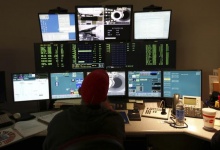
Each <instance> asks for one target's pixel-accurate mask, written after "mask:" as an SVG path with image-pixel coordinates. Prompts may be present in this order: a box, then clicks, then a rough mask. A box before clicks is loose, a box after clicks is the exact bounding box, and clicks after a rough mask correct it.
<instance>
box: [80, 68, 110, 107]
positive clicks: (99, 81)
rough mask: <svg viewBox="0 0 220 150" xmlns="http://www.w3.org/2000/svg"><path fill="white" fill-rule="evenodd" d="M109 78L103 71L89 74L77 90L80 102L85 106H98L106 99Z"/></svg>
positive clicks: (98, 70)
mask: <svg viewBox="0 0 220 150" xmlns="http://www.w3.org/2000/svg"><path fill="white" fill-rule="evenodd" d="M108 88H109V76H108V74H107V72H106V71H105V70H103V69H97V70H94V71H92V72H91V73H89V74H88V75H87V76H86V77H85V79H84V80H83V83H82V86H81V87H80V89H79V94H80V95H81V96H82V100H83V101H84V103H85V104H87V105H98V104H100V103H101V102H104V101H105V100H106V99H107V93H108Z"/></svg>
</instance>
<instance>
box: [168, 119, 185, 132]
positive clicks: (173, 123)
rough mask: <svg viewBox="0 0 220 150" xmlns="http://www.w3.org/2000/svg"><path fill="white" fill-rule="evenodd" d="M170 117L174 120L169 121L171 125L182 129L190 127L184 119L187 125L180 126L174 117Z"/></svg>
mask: <svg viewBox="0 0 220 150" xmlns="http://www.w3.org/2000/svg"><path fill="white" fill-rule="evenodd" d="M170 119H171V120H172V121H173V122H172V123H169V125H170V126H171V127H173V128H178V129H181V128H188V124H187V123H186V122H185V121H184V124H185V126H178V125H177V124H176V122H175V120H174V117H170Z"/></svg>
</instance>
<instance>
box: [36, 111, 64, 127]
mask: <svg viewBox="0 0 220 150" xmlns="http://www.w3.org/2000/svg"><path fill="white" fill-rule="evenodd" d="M62 111H63V110H59V111H56V112H52V113H49V114H47V115H43V116H39V117H37V119H38V120H39V121H42V122H43V123H46V124H49V123H50V122H51V120H52V119H53V117H54V116H56V115H57V114H59V113H60V112H62Z"/></svg>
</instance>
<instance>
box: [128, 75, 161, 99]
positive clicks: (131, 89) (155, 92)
mask: <svg viewBox="0 0 220 150" xmlns="http://www.w3.org/2000/svg"><path fill="white" fill-rule="evenodd" d="M127 80H128V97H141V98H148V97H161V92H162V91H161V71H128V79H127Z"/></svg>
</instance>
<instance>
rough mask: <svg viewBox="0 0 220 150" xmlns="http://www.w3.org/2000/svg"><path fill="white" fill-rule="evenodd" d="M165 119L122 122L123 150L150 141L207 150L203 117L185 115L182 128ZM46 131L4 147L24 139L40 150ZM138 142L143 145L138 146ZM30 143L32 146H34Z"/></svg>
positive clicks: (181, 148) (166, 146)
mask: <svg viewBox="0 0 220 150" xmlns="http://www.w3.org/2000/svg"><path fill="white" fill-rule="evenodd" d="M51 112H53V111H46V112H38V113H33V115H35V116H36V117H38V116H42V115H46V114H49V113H51ZM164 121H165V120H162V119H155V118H148V117H141V121H130V122H129V124H125V131H126V139H125V147H126V150H130V149H132V150H133V149H139V150H141V149H144V150H145V149H146V146H148V145H152V146H153V147H154V148H156V149H157V150H163V149H165V150H166V149H169V150H170V149H173V150H175V149H178V150H185V149H187V150H191V149H192V150H196V149H200V150H208V148H206V147H205V146H207V145H210V140H211V138H212V136H213V134H214V132H209V131H206V130H204V129H203V119H198V118H190V117H186V123H187V124H188V128H181V129H179V128H173V127H171V126H170V125H169V124H168V123H165V122H164ZM217 121H220V120H217ZM214 128H215V129H216V130H220V126H215V127H214ZM46 135H47V131H46V130H45V131H42V132H40V133H38V134H35V135H34V136H31V137H29V138H25V139H23V140H21V141H20V142H17V144H14V145H13V144H12V145H11V146H10V144H9V147H7V146H6V147H5V149H8V148H11V147H13V148H14V147H16V148H17V147H19V146H20V147H21V148H23V147H24V145H26V144H25V143H28V144H30V143H31V142H32V143H31V144H33V145H35V148H36V149H37V150H39V147H41V145H42V142H43V140H44V138H45V136H46ZM137 139H138V140H141V142H140V141H137ZM36 143H37V144H36ZM204 143H205V144H204ZM141 144H142V145H143V146H140V145H141ZM137 145H138V147H137ZM204 145H205V146H204ZM31 147H32V149H33V146H31ZM127 147H128V148H127ZM3 150H4V149H3ZM33 150H35V149H33Z"/></svg>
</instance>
